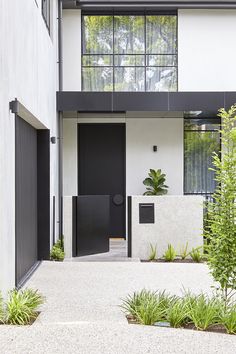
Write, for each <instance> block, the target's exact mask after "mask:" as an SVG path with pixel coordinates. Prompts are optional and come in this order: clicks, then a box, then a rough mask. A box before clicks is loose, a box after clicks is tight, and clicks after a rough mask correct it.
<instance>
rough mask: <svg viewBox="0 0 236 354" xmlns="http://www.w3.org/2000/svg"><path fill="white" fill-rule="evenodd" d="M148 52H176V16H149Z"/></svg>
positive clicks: (147, 18)
mask: <svg viewBox="0 0 236 354" xmlns="http://www.w3.org/2000/svg"><path fill="white" fill-rule="evenodd" d="M146 24H147V25H146V26H147V49H146V51H147V53H153V54H175V53H176V16H147V17H146Z"/></svg>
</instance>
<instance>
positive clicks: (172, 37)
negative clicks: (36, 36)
mask: <svg viewBox="0 0 236 354" xmlns="http://www.w3.org/2000/svg"><path fill="white" fill-rule="evenodd" d="M82 23H83V26H82V33H83V35H82V78H83V80H82V81H83V87H82V89H83V90H84V91H112V90H114V91H145V90H148V91H176V89H177V54H176V53H177V51H176V16H142V15H134V16H133V15H121V16H118V15H114V16H83V22H82ZM157 31H159V32H158V33H156V32H157ZM172 32H174V33H172Z"/></svg>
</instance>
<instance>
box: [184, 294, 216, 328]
mask: <svg viewBox="0 0 236 354" xmlns="http://www.w3.org/2000/svg"><path fill="white" fill-rule="evenodd" d="M221 308H222V303H221V302H220V301H219V299H217V298H213V299H209V298H208V297H207V296H206V295H205V294H201V295H199V296H197V297H196V298H195V300H194V301H193V302H191V303H189V304H188V309H189V311H188V317H189V318H190V320H191V321H192V322H193V324H194V326H195V327H196V328H197V329H198V330H201V331H204V330H206V329H207V328H208V327H210V326H212V325H214V324H216V323H219V314H220V312H221Z"/></svg>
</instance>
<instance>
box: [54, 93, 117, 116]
mask: <svg viewBox="0 0 236 354" xmlns="http://www.w3.org/2000/svg"><path fill="white" fill-rule="evenodd" d="M57 109H58V111H80V112H86V111H89V112H106V111H107V112H111V111H112V93H111V92H58V93H57Z"/></svg>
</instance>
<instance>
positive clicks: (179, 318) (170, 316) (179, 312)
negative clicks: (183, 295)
mask: <svg viewBox="0 0 236 354" xmlns="http://www.w3.org/2000/svg"><path fill="white" fill-rule="evenodd" d="M166 319H167V321H168V322H170V325H171V326H172V327H174V328H178V327H182V326H183V325H184V324H185V323H186V322H188V306H187V304H186V301H184V299H179V298H178V299H176V300H175V301H174V303H173V304H172V305H171V306H170V307H169V308H168V310H167V316H166Z"/></svg>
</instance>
